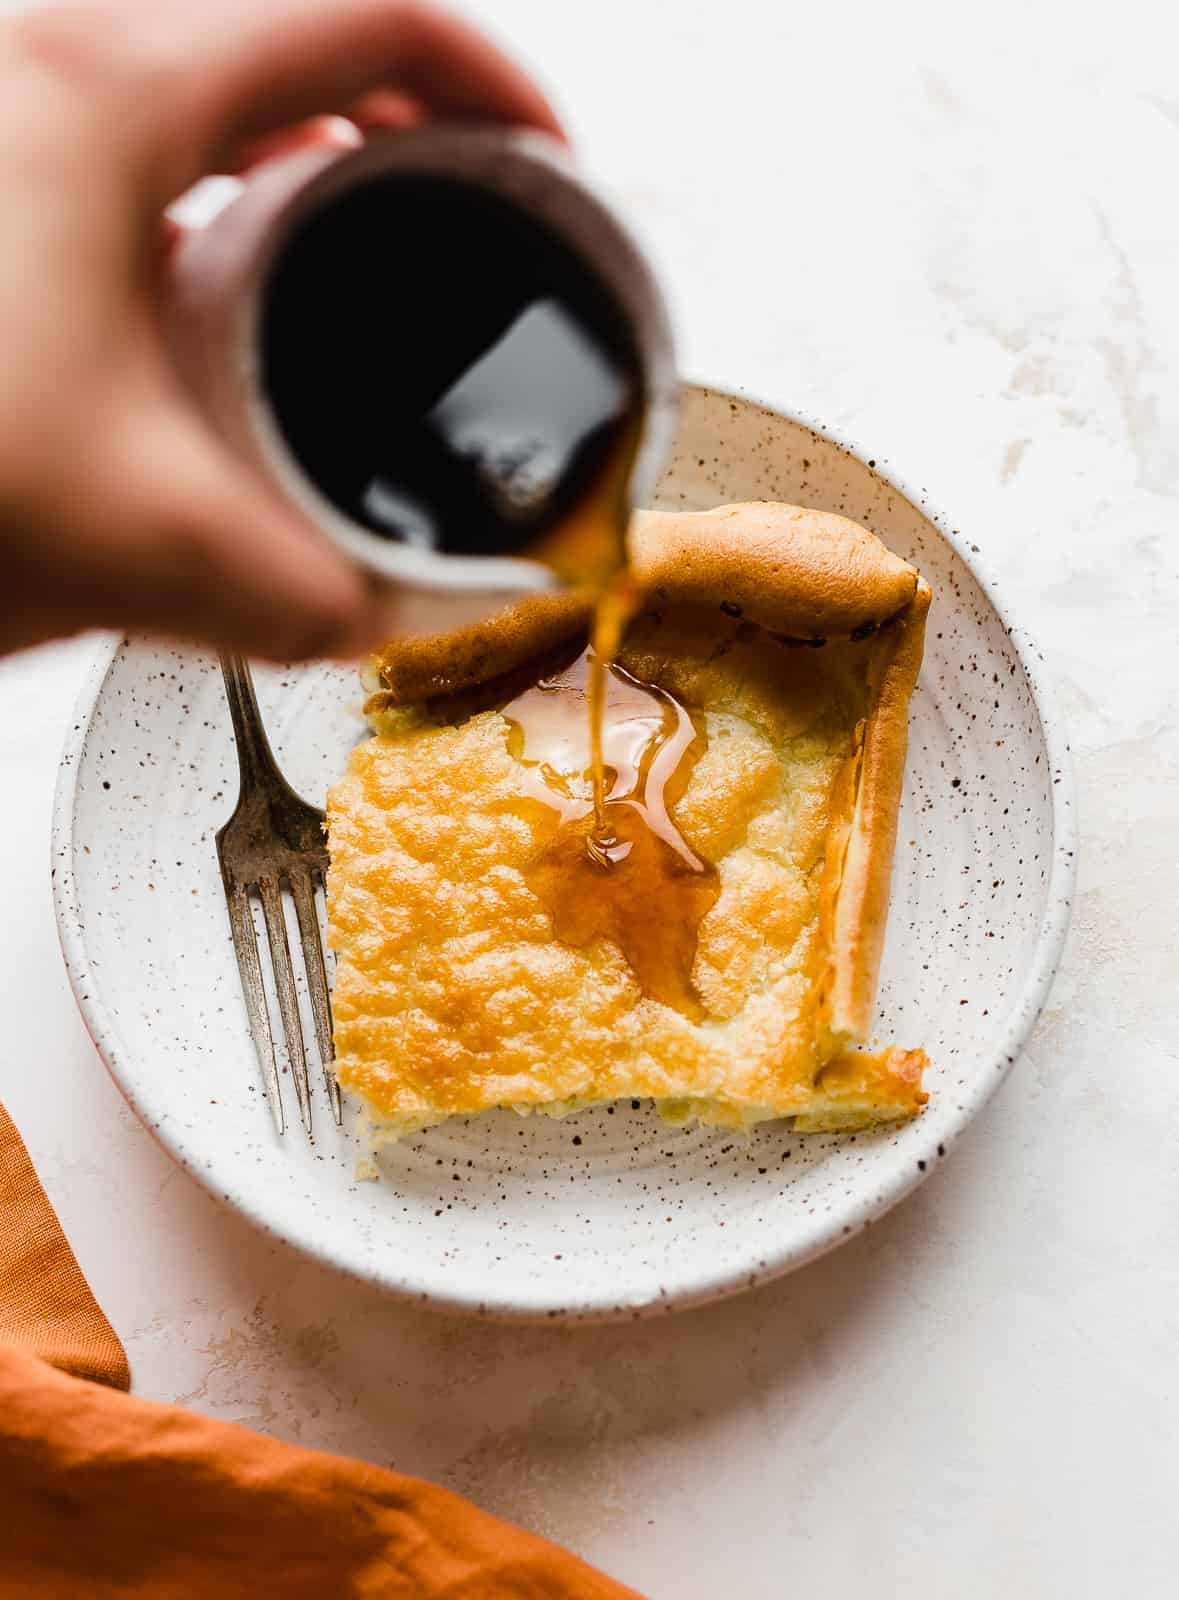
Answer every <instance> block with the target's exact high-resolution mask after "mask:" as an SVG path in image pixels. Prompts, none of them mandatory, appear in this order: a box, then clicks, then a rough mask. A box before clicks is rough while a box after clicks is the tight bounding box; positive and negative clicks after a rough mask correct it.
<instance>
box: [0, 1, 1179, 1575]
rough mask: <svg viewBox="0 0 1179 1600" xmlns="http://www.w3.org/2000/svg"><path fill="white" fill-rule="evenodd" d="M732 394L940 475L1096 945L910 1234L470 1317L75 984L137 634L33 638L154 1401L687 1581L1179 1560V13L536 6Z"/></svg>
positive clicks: (99, 1169)
mask: <svg viewBox="0 0 1179 1600" xmlns="http://www.w3.org/2000/svg"><path fill="white" fill-rule="evenodd" d="M472 9H473V10H475V11H476V12H477V13H480V14H483V15H484V16H485V17H486V18H488V19H491V18H494V25H495V28H496V31H497V33H498V34H499V36H500V37H501V38H502V39H504V40H505V41H506V42H507V43H508V44H509V45H511V46H512V47H513V48H515V49H516V50H517V51H518V52H519V53H521V54H522V55H523V56H524V57H525V59H527V60H528V61H529V62H530V63H532V64H533V65H534V66H535V67H536V69H537V70H538V71H539V72H540V73H541V74H542V76H543V78H544V80H545V81H546V83H548V84H549V85H550V86H551V87H552V89H553V92H554V95H555V97H556V99H557V100H558V103H559V104H560V106H561V107H562V109H563V110H564V112H565V113H566V115H567V118H568V121H569V124H570V126H571V128H572V131H573V133H574V135H575V136H576V138H577V141H578V143H579V145H580V147H581V149H582V152H583V155H584V157H585V159H586V161H587V164H588V165H589V167H590V168H591V170H592V171H593V172H594V174H595V175H597V176H598V177H599V178H600V179H601V180H602V181H604V182H605V183H606V184H607V185H608V186H610V187H611V188H612V189H613V191H614V192H615V193H616V194H617V195H618V196H619V197H620V198H621V199H622V200H623V202H625V203H626V204H627V205H628V206H629V208H630V210H631V212H632V214H634V215H635V216H636V217H637V220H638V222H639V225H640V227H642V228H643V229H644V231H645V234H646V237H647V238H648V240H649V241H650V243H651V246H652V248H653V250H654V251H655V253H656V256H657V259H658V260H659V262H660V264H661V265H662V268H663V270H664V273H665V276H666V278H667V281H668V284H669V287H670V290H671V293H672V296H673V300H674V303H675V306H676V309H677V311H678V314H679V322H680V325H681V329H682V337H683V346H684V354H685V362H684V365H685V368H686V370H688V371H689V372H690V373H691V374H692V375H693V376H698V377H702V378H706V379H711V380H715V381H718V382H721V383H728V384H737V385H744V386H746V387H748V388H749V389H750V390H751V391H752V392H753V393H755V394H759V395H761V396H762V397H764V398H767V399H769V400H771V401H773V402H775V403H777V404H780V405H783V406H785V407H786V408H788V409H798V410H802V411H805V412H808V413H810V414H812V415H814V416H816V417H818V418H819V419H821V420H825V421H828V422H830V423H832V424H834V425H837V426H838V427H840V428H841V429H844V430H847V431H848V432H850V433H851V434H852V435H853V436H854V437H856V438H858V439H859V440H860V441H861V443H862V444H864V445H865V446H868V447H869V448H870V450H871V451H872V452H873V453H874V454H876V455H877V456H879V457H881V458H884V459H886V460H889V461H891V462H892V463H894V464H895V466H896V467H897V468H898V470H900V471H901V472H902V473H904V474H905V475H906V476H908V477H909V478H910V479H911V480H912V481H916V482H918V483H921V484H923V485H924V486H925V487H926V488H927V489H928V490H929V491H930V494H931V495H932V497H933V499H934V502H935V503H936V504H939V505H942V506H944V507H945V508H946V509H947V511H948V512H949V514H950V515H951V516H953V517H955V518H956V519H957V522H958V525H959V526H960V527H961V528H962V529H963V530H964V531H965V532H967V533H968V534H969V536H970V537H971V538H972V539H973V540H975V541H976V542H977V543H978V544H979V545H980V546H981V547H982V548H983V549H984V550H985V552H986V554H987V556H988V558H989V563H990V566H991V568H992V570H995V571H997V572H998V573H1000V574H1001V577H1002V584H1003V590H1004V592H1005V593H1006V596H1007V600H1008V604H1009V605H1010V607H1011V610H1012V612H1013V613H1014V614H1015V615H1017V616H1018V617H1019V618H1020V619H1021V620H1024V621H1026V622H1027V623H1028V625H1029V626H1031V627H1033V628H1034V629H1035V630H1036V632H1037V633H1038V635H1039V638H1040V641H1041V644H1042V646H1043V648H1044V651H1045V654H1046V656H1047V657H1048V659H1049V662H1050V665H1051V667H1052V669H1053V671H1054V673H1055V676H1056V679H1057V682H1058V685H1059V688H1060V691H1061V700H1062V704H1063V708H1064V711H1065V713H1066V715H1067V717H1068V718H1069V721H1070V725H1071V732H1072V739H1073V748H1074V752H1075V758H1076V763H1077V775H1078V780H1079V789H1080V799H1081V816H1082V829H1083V833H1082V844H1083V848H1082V857H1081V869H1080V894H1079V898H1078V902H1077V909H1076V914H1075V919H1074V927H1073V934H1072V938H1071V940H1070V944H1069V948H1068V952H1067V955H1066V960H1065V964H1064V968H1063V970H1062V972H1061V975H1060V978H1059V981H1058V983H1057V986H1056V990H1055V992H1054V995H1053V997H1052V1000H1051V1001H1050V1004H1049V1007H1048V1010H1047V1012H1046V1014H1045V1016H1044V1018H1043V1019H1042V1021H1041V1024H1040V1026H1039V1028H1038V1029H1037V1031H1036V1033H1035V1036H1034V1038H1033V1040H1032V1042H1031V1044H1030V1046H1029V1048H1028V1049H1027V1051H1026V1053H1025V1056H1024V1059H1023V1060H1022V1062H1021V1063H1020V1064H1019V1066H1018V1067H1017V1068H1016V1070H1015V1071H1014V1072H1013V1074H1012V1075H1011V1077H1010V1078H1009V1079H1008V1081H1007V1083H1006V1085H1005V1086H1004V1088H1003V1089H1002V1090H1001V1091H1000V1093H999V1095H998V1097H997V1098H996V1099H995V1100H994V1101H993V1102H992V1104H991V1105H990V1106H989V1107H988V1109H987V1110H986V1111H985V1112H984V1113H983V1115H982V1116H981V1117H980V1119H979V1121H978V1122H977V1123H976V1125H975V1126H974V1128H973V1129H972V1130H971V1132H970V1133H969V1134H968V1135H967V1136H966V1137H965V1138H964V1139H963V1140H962V1141H961V1143H960V1145H959V1146H958V1147H957V1149H956V1151H955V1153H954V1156H953V1158H952V1159H951V1160H949V1161H948V1162H947V1163H946V1164H945V1167H944V1168H943V1169H942V1170H940V1171H939V1172H938V1173H937V1174H936V1176H934V1177H933V1178H932V1179H931V1180H930V1182H929V1183H928V1184H927V1185H926V1186H925V1187H924V1188H923V1189H922V1190H921V1191H920V1192H919V1193H918V1194H917V1195H916V1196H915V1197H914V1198H912V1199H910V1200H909V1201H908V1202H907V1203H906V1204H904V1205H903V1206H902V1207H901V1208H900V1209H899V1210H898V1211H895V1212H894V1213H893V1214H892V1215H891V1216H890V1217H889V1218H888V1219H886V1220H885V1221H884V1222H883V1223H882V1224H881V1225H879V1226H878V1227H876V1228H874V1229H872V1230H871V1231H870V1232H869V1234H868V1235H866V1236H864V1237H859V1238H857V1239H855V1240H854V1242H852V1243H851V1244H849V1245H848V1246H847V1247H845V1248H844V1249H842V1250H840V1251H839V1252H837V1253H836V1254H835V1255H833V1256H829V1257H827V1258H826V1259H825V1260H823V1261H821V1262H819V1263H818V1264H817V1265H815V1266H812V1267H810V1268H809V1269H807V1270H805V1271H803V1272H800V1273H798V1274H797V1275H796V1276H794V1277H792V1278H789V1279H786V1280H784V1281H781V1282H779V1283H777V1284H776V1285H773V1286H771V1287H770V1288H768V1289H763V1290H761V1291H759V1292H757V1293H755V1294H751V1295H748V1296H746V1297H743V1298H740V1299H738V1300H735V1301H731V1302H729V1303H727V1304H723V1305H719V1306H714V1307H712V1308H710V1309H707V1310H704V1311H699V1312H694V1313H690V1314H687V1315H683V1316H680V1317H676V1318H669V1319H666V1320H661V1321H658V1322H653V1323H647V1324H643V1325H641V1326H636V1327H626V1328H606V1329H602V1328H590V1329H582V1330H566V1331H560V1330H545V1329H525V1330H521V1329H519V1328H510V1327H509V1328H504V1327H498V1328H497V1327H485V1326H478V1325H473V1324H471V1325H464V1324H462V1323H458V1322H452V1321H447V1320H444V1319H442V1318H439V1317H435V1316H431V1315H428V1314H422V1313H415V1312H411V1311H409V1310H407V1309H405V1308H402V1307H399V1306H397V1305H394V1304H392V1303H390V1302H389V1301H387V1300H385V1299H383V1298H381V1297H380V1296H379V1295H378V1294H376V1293H374V1292H372V1291H369V1290H366V1289H364V1288H361V1287H358V1286H356V1285H354V1284H351V1283H348V1282H345V1281H343V1280H342V1279H340V1278H338V1277H336V1276H335V1275H333V1274H332V1273H331V1272H328V1271H325V1270H323V1269H321V1268H319V1267H316V1266H312V1265H309V1264H308V1263H306V1262H304V1261H303V1260H301V1259H300V1258H298V1257H297V1256H295V1255H294V1254H293V1253H291V1252H290V1251H289V1250H287V1249H285V1248H284V1247H281V1246H278V1245H276V1244H274V1243H273V1242H271V1241H269V1240H267V1239H264V1238H262V1237H261V1236H259V1235H258V1234H256V1233H254V1232H253V1231H252V1230H251V1229H250V1228H249V1227H248V1226H247V1225H246V1224H244V1223H242V1222H240V1221H238V1220H237V1219H235V1218H234V1217H233V1216H231V1215H228V1214H226V1213H225V1212H223V1211H221V1210H219V1209H218V1208H217V1206H216V1205H215V1204H214V1203H213V1202H212V1201H211V1200H210V1199H208V1198H207V1197H206V1195H205V1194H204V1193H202V1192H201V1191H200V1190H198V1189H197V1188H196V1186H195V1185H194V1184H193V1183H192V1181H191V1180H190V1179H189V1178H187V1177H186V1176H185V1175H184V1174H182V1173H181V1172H180V1171H178V1170H176V1169H174V1168H173V1167H172V1166H171V1164H170V1163H169V1162H168V1160H167V1159H166V1158H165V1157H164V1156H163V1155H162V1154H161V1153H160V1152H159V1151H158V1150H157V1149H156V1147H155V1146H154V1145H153V1144H152V1142H151V1140H150V1139H149V1138H148V1136H147V1135H146V1133H144V1132H143V1131H142V1129H141V1128H140V1126H139V1125H138V1123H137V1122H136V1121H135V1119H134V1118H133V1116H132V1115H131V1113H130V1112H129V1111H127V1109H126V1108H125V1107H124V1106H123V1104H122V1102H121V1101H120V1099H119V1097H118V1094H117V1093H116V1091H115V1089H114V1088H113V1086H112V1085H111V1084H110V1082H109V1081H108V1079H107V1077H106V1074H105V1072H104V1071H103V1069H102V1067H101V1065H100V1063H99V1061H98V1058H97V1056H96V1055H95V1052H94V1050H93V1048H92V1046H91V1045H90V1042H89V1040H88V1038H87V1036H86V1033H85V1031H84V1029H83V1027H82V1025H81V1022H80V1021H79V1019H78V1016H77V1014H76V1012H75V1009H74V1005H73V1001H72V998H71V996H70V993H69V990H68V987H67V984H66V980H65V976H64V973H63V970H62V966H61V961H60V958H59V954H58V949H57V942H56V936H55V932H54V927H53V920H52V914H51V909H50V899H49V884H48V830H49V808H50V797H51V793H52V786H53V782H54V777H55V771H56V765H57V755H58V750H59V746H60V741H61V737H62V734H63V729H64V724H65V722H66V719H67V716H68V713H69V710H70V708H71V705H72V701H73V697H74V694H75V692H76V689H77V686H78V683H79V680H80V678H81V675H82V672H83V670H84V667H85V664H86V662H87V660H88V658H89V655H90V652H91V650H92V648H93V646H92V645H91V644H90V643H88V642H86V641H80V642H76V643H73V644H70V645H67V646H63V647H58V648H55V649H51V650H47V651H42V652H38V653H36V654H34V655H29V656H26V657H23V658H18V659H16V660H11V661H8V662H5V663H3V664H0V771H2V772H3V776H4V781H5V792H6V797H7V798H6V801H5V805H4V816H5V821H6V826H5V827H4V829H3V833H2V836H0V877H2V881H3V883H4V885H5V896H4V899H5V908H4V915H3V917H2V918H0V999H2V1002H3V1015H4V1019H5V1045H6V1048H5V1050H4V1052H3V1056H2V1059H0V1097H2V1098H3V1099H4V1101H5V1102H6V1103H7V1105H8V1107H9V1109H10V1111H11V1112H12V1114H13V1116H14V1117H15V1119H16V1121H17V1123H18V1125H19V1126H20V1128H21V1129H22V1131H23V1132H24V1135H25V1137H26V1139H27V1141H28V1144H29V1147H30V1149H31V1151H32V1153H33V1156H34V1159H35V1160H36V1163H37V1165H38V1168H39V1170H40V1173H41V1175H42V1178H43V1180H44V1182H45V1184H46V1187H47V1189H48V1191H49V1194H50V1196H51V1198H52V1200H53V1202H54V1204H55V1205H56V1207H57V1209H58V1212H59V1214H60V1216H61V1219H62V1222H63V1224H64V1225H65V1228H66V1231H67V1233H68V1234H69V1237H70V1239H71V1241H72V1242H73V1244H74V1247H75V1249H76V1251H77V1253H78V1256H79V1258H80V1260H81V1263H82V1265H83V1267H84V1269H85V1271H86V1273H87V1275H88V1277H89V1279H90V1281H91V1283H92V1284H93V1286H94V1288H95V1290H96V1292H97V1294H98V1296H99V1298H100V1299H101V1301H102V1302H103V1304H104V1305H105V1307H106V1308H107V1310H108V1311H109V1313H110V1315H111V1317H112V1319H113V1321H114V1323H115V1325H116V1326H117V1328H118V1329H119V1331H120V1333H121V1334H122V1335H123V1337H124V1339H125V1340H126V1343H127V1346H128V1349H129V1352H130V1355H131V1360H132V1364H133V1367H134V1371H135V1379H136V1387H137V1389H138V1391H139V1392H140V1393H141V1394H145V1395H152V1396H158V1397H162V1398H167V1399H178V1400H182V1401H184V1402H185V1403H187V1404H189V1405H192V1406H195V1407H197V1408H198V1409H200V1410H203V1411H206V1412H208V1413H210V1414H214V1415H217V1416H220V1417H225V1418H230V1419H233V1420H235V1421H240V1422H245V1423H249V1424H251V1425H253V1426H256V1427H259V1428H262V1429H264V1430H266V1431H268V1432H271V1433H274V1434H276V1435H278V1436H280V1437H284V1438H290V1439H298V1440H301V1441H302V1442H304V1443H307V1444H314V1445H319V1446H324V1447H326V1448H329V1449H332V1450H338V1451H346V1452H350V1453H354V1454H357V1455H361V1456H364V1457H366V1458H368V1459H370V1460H372V1461H375V1462H380V1463H384V1464H392V1465H395V1466H396V1467H398V1468H400V1469H403V1470H406V1471H410V1472H415V1473H420V1474H423V1475H426V1476H429V1477H432V1478H435V1479H437V1480H438V1481H440V1482H443V1483H445V1484H447V1485H449V1486H451V1487H453V1488H456V1489H458V1490H460V1491H462V1492H464V1493H466V1494H470V1495H472V1496H474V1497H475V1498H476V1499H478V1500H479V1501H480V1502H481V1503H482V1504H483V1505H485V1506H486V1507H488V1508H489V1509H491V1510H494V1511H496V1512H499V1513H502V1514H504V1515H506V1516H509V1517H513V1518H516V1519H518V1520H520V1521H522V1522H524V1523H526V1524H528V1525H529V1526H530V1527H533V1528H535V1529H537V1530H538V1531H540V1532H542V1533H545V1534H547V1535H550V1536H551V1537H553V1538H556V1539H559V1540H562V1541H564V1542H566V1543H568V1544H569V1545H571V1546H572V1547H573V1548H575V1549H576V1550H578V1551H579V1552H581V1553H582V1554H584V1555H585V1556H587V1557H588V1558H589V1559H591V1560H593V1561H595V1562H597V1563H599V1564H600V1565H602V1566H604V1567H605V1568H607V1569H608V1570H610V1571H612V1572H614V1573H615V1574H616V1575H618V1576H619V1577H621V1578H624V1579H626V1580H628V1581H629V1582H631V1583H633V1584H634V1585H635V1586H637V1587H638V1588H640V1589H641V1590H644V1591H645V1592H646V1593H647V1594H649V1595H650V1596H651V1597H652V1600H713V1597H717V1596H728V1595H737V1594H740V1595H741V1596H743V1597H747V1600H768V1597H777V1596H785V1595H787V1594H795V1593H812V1594H819V1595H824V1596H836V1597H842V1596H852V1595H857V1596H858V1595H861V1594H865V1593H874V1594H885V1595H891V1594H901V1593H909V1594H926V1595H936V1596H941V1595H954V1596H962V1597H976V1596H977V1597H990V1596H994V1595H996V1594H1003V1595H1006V1596H1011V1597H1020V1600H1022V1597H1025V1596H1026V1597H1039V1596H1046V1595H1068V1596H1069V1597H1070V1600H1082V1597H1090V1596H1092V1597H1104V1596H1106V1595H1110V1594H1115V1593H1116V1594H1119V1595H1121V1594H1126V1595H1135V1596H1156V1595H1157V1596H1163V1595H1169V1594H1172V1593H1174V1592H1175V1587H1176V1583H1177V1579H1176V1568H1177V1567H1179V1523H1177V1520H1176V1517H1175V1514H1174V1486H1175V1483H1176V1482H1177V1481H1179V1381H1177V1379H1176V1347H1177V1341H1179V1049H1177V1047H1176V1042H1175V1022H1174V1015H1173V996H1174V991H1175V989H1176V987H1177V980H1179V937H1177V935H1176V915H1175V909H1174V908H1175V905H1176V904H1177V903H1179V844H1177V841H1176V826H1177V824H1179V733H1177V731H1176V703H1177V689H1176V681H1175V679H1176V673H1175V644H1176V634H1177V626H1176V617H1177V614H1179V527H1177V524H1179V289H1177V284H1179V207H1177V206H1176V203H1175V193H1176V173H1177V170H1179V71H1177V70H1176V66H1175V62H1176V59H1177V56H1176V50H1175V45H1176V42H1177V39H1176V31H1175V28H1174V25H1173V24H1172V23H1171V22H1170V20H1169V16H1168V13H1169V12H1171V9H1172V8H1170V7H1165V6H1163V5H1162V4H1161V3H1158V4H1142V5H1139V4H1134V3H1121V4H1119V5H1117V6H1112V7H1111V6H1109V5H1104V6H1101V7H1097V6H1088V5H1065V4H1064V3H1063V0H1059V3H1043V0H1041V3H1036V0H1022V3H1021V0H992V4H990V5H989V6H986V7H972V8H963V7H954V6H946V5H944V4H932V3H930V4H923V3H920V0H894V3H892V4H890V5H887V6H881V5H876V4H872V3H869V0H845V3H843V4H839V5H835V4H831V5H828V6H825V7H814V8H811V9H809V10H807V9H805V8H803V7H801V6H791V5H788V4H782V3H780V0H772V3H768V0H767V3H760V4H759V3H756V0H726V3H725V4H723V5H711V4H709V5H705V4H702V3H700V4H696V3H688V0H680V3H677V4H672V3H666V4H664V3H658V0H626V3H623V0H596V3H595V4H594V5H592V6H589V5H587V6H584V7H576V8H574V7H570V6H567V5H559V4H553V3H552V0H544V3H541V0H496V4H495V5H494V6H493V5H491V4H490V3H486V4H482V5H480V6H477V7H474V8H472Z"/></svg>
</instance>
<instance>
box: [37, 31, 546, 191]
mask: <svg viewBox="0 0 1179 1600" xmlns="http://www.w3.org/2000/svg"><path fill="white" fill-rule="evenodd" d="M22 36H23V37H24V39H25V41H26V44H27V45H28V46H29V48H31V49H32V50H33V51H34V53H35V54H36V55H37V56H38V57H39V58H40V59H41V60H42V61H43V62H47V63H50V64H53V65H54V66H55V67H56V69H57V70H58V72H59V74H60V75H61V76H62V77H63V78H67V79H68V80H69V81H70V82H73V83H75V84H80V85H81V87H82V88H83V90H84V92H85V95H86V98H87V100H88V101H89V102H91V103H94V102H95V101H96V100H99V99H102V100H103V101H104V103H106V104H107V105H108V107H109V110H110V113H111V114H110V116H109V117H105V118H104V119H100V120H103V121H104V126H106V127H107V128H108V130H109V132H108V135H107V137H108V138H112V137H117V138H119V139H125V140H126V142H127V145H128V146H129V147H130V148H129V151H128V153H129V155H130V156H131V157H132V158H133V160H134V162H135V165H136V171H137V173H138V174H139V175H140V176H141V177H142V178H144V179H145V180H146V181H147V182H148V183H149V184H150V185H151V187H152V191H153V192H152V196H151V198H152V200H153V203H158V204H159V205H161V206H162V205H164V204H166V203H167V202H168V201H169V200H171V199H174V198H175V197H176V195H177V194H179V193H181V192H182V191H183V190H184V189H186V188H188V187H189V185H190V184H192V183H195V182H196V181H197V179H198V178H200V177H202V176H204V175H205V174H206V173H208V172H212V171H219V170H224V168H225V163H226V161H227V159H230V158H231V157H232V154H233V153H234V152H237V151H239V150H240V149H241V147H242V145H243V144H245V143H246V142H247V141H250V140H255V139H259V138H262V137H263V136H265V135H267V134H270V133H273V132H275V131H276V130H280V129H285V128H289V127H290V126H291V125H292V124H295V123H299V122H303V121H305V120H306V119H307V118H310V117H316V116H320V115H323V114H331V113H339V112H343V111H346V109H347V108H348V107H349V106H351V105H353V104H355V103H356V102H357V101H363V99H364V97H366V96H368V95H369V94H370V93H371V91H373V90H390V89H392V90H396V91H398V92H399V93H400V94H401V95H402V96H405V97H407V102H408V103H410V104H416V105H417V106H420V107H422V108H424V109H425V110H426V111H427V112H429V113H430V114H432V115H437V116H453V117H463V118H483V119H486V120H488V121H494V122H507V123H521V124H525V125H528V126H531V127H536V128H541V129H544V130H545V131H547V132H549V133H552V134H555V135H556V136H558V137H561V129H560V125H559V123H558V121H557V118H556V115H555V113H554V112H553V109H552V107H551V106H550V105H549V103H548V101H547V100H546V99H545V97H544V95H543V94H542V93H541V91H540V89H539V88H537V86H536V85H535V84H534V83H533V82H532V81H531V80H530V79H529V78H528V77H527V76H526V74H525V73H524V72H522V71H521V70H520V68H518V67H517V66H516V65H515V64H514V63H513V62H512V61H510V60H509V59H508V57H507V56H505V55H504V54H503V53H502V52H501V51H500V50H499V49H497V47H496V46H495V45H493V44H492V43H491V41H490V40H489V39H487V38H485V37H484V36H483V35H482V34H481V33H479V32H477V31H476V30H475V29H474V28H471V27H469V26H468V25H467V24H466V23H464V22H461V21H459V20H458V19H457V18H454V17H451V16H449V15H447V14H446V13H444V12H441V11H437V10H435V9H433V8H432V7H429V6H424V5H415V4H407V3H404V0H251V3H249V4H242V0H201V4H199V5H183V6H179V5H163V6H160V5H155V6H153V5H152V4H150V0H90V3H89V4H85V3H83V4H76V5H73V6H71V7H69V8H68V9H57V8H49V9H47V10H45V11H42V12H34V13H32V14H31V15H30V16H29V18H28V19H27V21H26V23H25V24H24V26H23V29H22Z"/></svg>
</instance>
